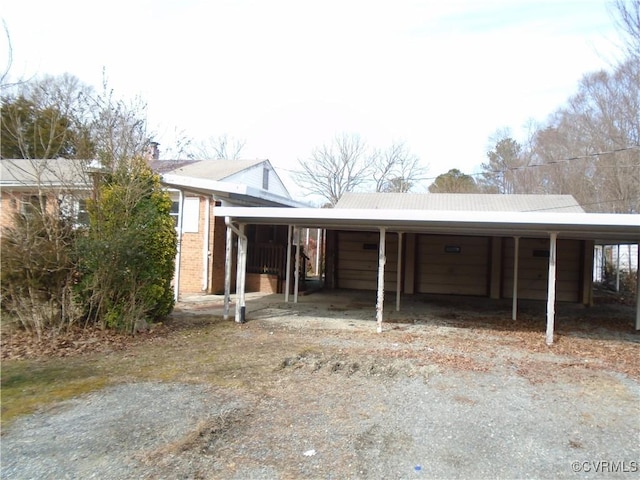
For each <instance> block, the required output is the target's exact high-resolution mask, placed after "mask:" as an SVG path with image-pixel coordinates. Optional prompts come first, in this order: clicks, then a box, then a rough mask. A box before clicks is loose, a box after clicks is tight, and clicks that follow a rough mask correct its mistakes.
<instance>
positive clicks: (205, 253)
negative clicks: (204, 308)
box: [202, 196, 211, 292]
mask: <svg viewBox="0 0 640 480" xmlns="http://www.w3.org/2000/svg"><path fill="white" fill-rule="evenodd" d="M210 208H211V204H210V200H209V196H207V197H206V199H205V207H204V211H205V214H204V242H203V243H204V244H203V246H202V247H203V248H202V291H203V292H207V291H208V290H209V237H210V235H209V228H210V220H209V218H210V216H211V212H210V211H209V209H210Z"/></svg>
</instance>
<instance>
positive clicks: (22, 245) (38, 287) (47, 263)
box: [1, 211, 80, 337]
mask: <svg viewBox="0 0 640 480" xmlns="http://www.w3.org/2000/svg"><path fill="white" fill-rule="evenodd" d="M75 240H76V232H75V231H74V229H73V225H72V223H71V222H70V221H69V219H67V218H64V217H60V216H59V215H58V213H57V212H42V211H33V212H31V214H29V215H22V214H16V215H15V216H14V222H13V224H12V225H11V226H8V227H5V228H4V229H3V232H2V257H1V258H2V260H1V267H2V276H1V291H2V310H3V311H4V312H5V313H6V314H8V315H9V316H10V317H11V318H15V319H17V320H18V322H19V323H20V325H21V326H22V327H23V328H25V329H26V330H29V331H32V332H34V333H36V334H37V335H38V337H41V336H42V334H43V333H44V331H45V330H54V332H57V331H60V330H63V329H66V328H68V327H70V326H71V325H73V324H74V323H75V322H76V321H77V320H78V318H79V314H80V309H79V308H78V307H77V305H76V304H75V302H74V298H73V291H72V287H73V282H74V281H75V278H76V268H75V261H74V248H75Z"/></svg>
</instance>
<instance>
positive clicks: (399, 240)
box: [396, 232, 402, 312]
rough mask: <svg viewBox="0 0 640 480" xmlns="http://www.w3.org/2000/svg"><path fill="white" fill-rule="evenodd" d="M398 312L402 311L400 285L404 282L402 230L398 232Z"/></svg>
mask: <svg viewBox="0 0 640 480" xmlns="http://www.w3.org/2000/svg"><path fill="white" fill-rule="evenodd" d="M396 270H397V272H396V312H399V311H400V285H401V283H402V232H398V266H397V268H396Z"/></svg>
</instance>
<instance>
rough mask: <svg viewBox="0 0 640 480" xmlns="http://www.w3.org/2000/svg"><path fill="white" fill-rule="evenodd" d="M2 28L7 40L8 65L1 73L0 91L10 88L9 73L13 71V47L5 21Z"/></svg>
mask: <svg viewBox="0 0 640 480" xmlns="http://www.w3.org/2000/svg"><path fill="white" fill-rule="evenodd" d="M2 27H3V29H4V35H5V37H6V38H7V64H6V65H5V67H4V69H3V70H2V72H1V73H0V90H4V89H5V88H6V87H7V86H8V82H9V72H10V71H11V66H12V65H13V45H12V44H11V35H10V34H9V27H7V23H6V22H5V21H4V20H3V21H2Z"/></svg>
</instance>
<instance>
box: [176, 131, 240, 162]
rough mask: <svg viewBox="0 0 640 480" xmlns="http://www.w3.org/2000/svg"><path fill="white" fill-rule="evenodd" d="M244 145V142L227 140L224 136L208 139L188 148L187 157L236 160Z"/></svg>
mask: <svg viewBox="0 0 640 480" xmlns="http://www.w3.org/2000/svg"><path fill="white" fill-rule="evenodd" d="M246 143H247V142H246V141H245V140H238V139H235V138H233V137H232V138H229V137H228V136H227V135H226V134H225V135H220V136H218V137H209V138H208V139H207V140H205V141H203V142H200V143H199V144H197V145H195V146H194V147H192V148H190V150H189V155H188V156H189V157H190V158H201V159H207V160H238V159H239V158H240V155H241V154H242V149H243V148H244V146H245V145H246Z"/></svg>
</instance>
